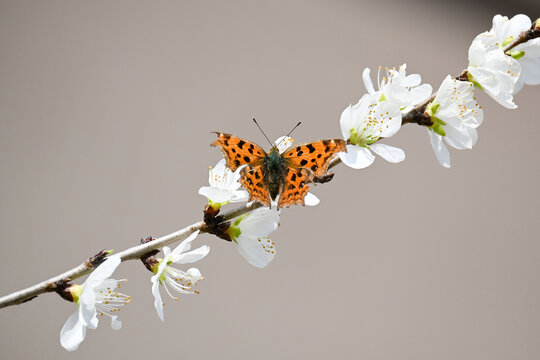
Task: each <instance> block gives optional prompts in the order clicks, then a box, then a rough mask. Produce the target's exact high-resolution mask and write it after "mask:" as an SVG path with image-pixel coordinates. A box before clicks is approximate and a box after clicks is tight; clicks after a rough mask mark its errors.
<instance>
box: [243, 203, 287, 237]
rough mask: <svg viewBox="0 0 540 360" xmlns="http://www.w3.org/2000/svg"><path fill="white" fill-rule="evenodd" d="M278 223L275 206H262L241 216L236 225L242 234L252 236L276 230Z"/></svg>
mask: <svg viewBox="0 0 540 360" xmlns="http://www.w3.org/2000/svg"><path fill="white" fill-rule="evenodd" d="M278 223H279V211H277V210H276V208H275V207H273V208H271V209H270V208H267V207H262V208H258V209H256V210H253V211H252V212H251V213H249V214H248V215H247V216H246V217H245V218H243V219H242V220H241V221H240V223H239V224H238V227H239V228H240V230H241V232H242V234H241V236H242V235H244V236H247V237H252V238H259V237H263V236H268V235H269V234H271V233H272V232H274V231H276V230H277V228H278Z"/></svg>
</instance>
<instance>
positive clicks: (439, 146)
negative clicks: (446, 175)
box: [428, 130, 450, 168]
mask: <svg viewBox="0 0 540 360" xmlns="http://www.w3.org/2000/svg"><path fill="white" fill-rule="evenodd" d="M428 133H429V138H430V140H431V146H432V147H433V151H434V152H435V155H436V156H437V160H439V164H441V165H442V166H444V167H445V168H449V167H450V153H449V152H448V149H447V148H446V146H445V145H444V144H443V142H442V136H441V135H438V134H435V133H434V132H433V131H431V130H428Z"/></svg>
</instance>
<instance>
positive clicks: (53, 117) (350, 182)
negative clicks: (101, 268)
mask: <svg viewBox="0 0 540 360" xmlns="http://www.w3.org/2000/svg"><path fill="white" fill-rule="evenodd" d="M497 13H502V14H504V15H509V16H512V15H514V14H516V13H526V14H528V15H529V16H530V17H531V18H536V17H538V16H540V6H539V4H538V2H536V1H522V2H514V3H513V4H510V3H509V2H507V3H505V4H502V5H498V4H497V3H496V2H492V1H490V2H487V1H486V2H474V3H473V2H471V1H457V2H450V1H447V2H444V3H433V2H428V1H410V2H401V1H398V0H395V1H393V0H383V1H377V2H366V1H293V2H290V1H273V2H261V1H178V2H166V1H163V2H146V1H92V2H88V1H2V2H1V3H0V49H1V50H0V126H1V128H0V199H1V208H0V211H1V216H0V229H1V231H2V241H1V244H0V249H1V253H2V260H1V261H0V274H1V275H0V279H1V283H0V285H1V295H5V294H7V293H9V292H11V291H15V290H18V289H20V288H23V287H26V286H29V285H32V284H33V283H35V282H38V281H42V280H45V279H46V278H48V277H50V276H52V275H56V274H57V273H60V272H62V271H64V270H67V269H69V268H71V267H73V266H75V265H77V264H79V263H80V262H81V261H83V260H84V259H85V258H87V257H88V256H90V255H93V254H94V253H96V252H97V251H98V250H101V249H104V248H113V249H116V250H122V249H125V248H127V247H130V246H132V245H136V244H137V243H138V241H139V239H140V238H141V237H143V236H147V235H153V236H156V237H157V236H161V235H165V234H168V233H170V232H173V231H175V230H177V229H180V228H182V227H184V226H186V225H189V224H191V223H193V222H196V221H199V220H200V219H201V215H202V212H201V211H202V208H203V206H204V204H205V201H206V200H205V198H203V197H201V196H199V195H198V194H197V190H198V188H199V187H200V186H203V185H205V184H206V182H207V176H208V172H207V171H208V166H209V165H214V164H215V163H216V162H217V160H218V159H219V158H220V156H221V155H220V152H219V151H218V150H217V149H213V148H210V146H209V143H210V142H211V141H213V140H214V135H213V134H210V132H211V131H216V130H219V131H226V132H231V133H233V134H236V135H238V136H241V137H244V138H246V139H249V140H252V141H255V142H258V143H259V144H261V145H265V140H264V138H263V136H262V135H261V134H260V133H259V130H258V129H257V128H256V127H255V126H254V125H253V124H252V122H251V120H250V119H251V117H253V116H255V117H257V119H258V120H259V122H260V123H261V124H262V126H263V128H264V129H266V131H267V133H268V135H269V137H270V138H276V137H278V136H279V135H282V134H284V133H285V132H287V131H288V130H289V129H290V128H291V127H292V126H293V125H294V124H295V123H296V122H297V121H299V120H301V121H303V125H302V126H301V127H300V128H298V129H297V130H296V131H295V134H294V137H295V138H296V139H297V141H300V142H305V141H311V140H316V139H320V138H325V137H339V136H340V134H341V133H340V130H339V115H340V114H341V111H342V110H343V109H344V107H345V106H347V105H348V104H349V103H350V102H356V101H357V100H358V99H359V98H360V97H361V95H362V94H363V93H364V92H365V89H364V86H363V84H362V81H361V74H362V70H363V69H364V67H371V68H372V69H373V71H375V69H376V67H377V66H379V65H382V66H398V65H400V64H401V63H403V62H406V63H407V66H408V68H407V69H408V71H409V72H410V73H420V74H421V75H422V77H423V80H424V81H425V82H428V83H431V84H432V85H433V87H434V88H435V89H437V88H438V87H439V85H440V82H441V81H442V79H443V78H444V77H445V76H446V75H447V74H448V73H450V74H454V75H457V74H459V72H460V71H461V70H462V69H463V68H464V66H465V65H466V63H467V50H468V47H469V45H470V42H471V41H472V39H473V38H474V37H475V36H476V35H477V34H478V33H480V32H482V31H484V30H488V29H489V28H490V27H491V19H492V17H493V15H495V14H497ZM479 98H480V102H481V104H482V105H483V106H484V109H485V122H484V124H483V125H482V126H481V127H480V129H479V133H480V137H479V141H478V144H477V145H476V146H475V148H474V149H473V150H472V151H457V150H451V155H452V165H453V166H452V168H451V169H449V170H447V169H444V168H442V167H441V166H440V165H439V164H438V163H437V161H436V158H435V155H434V154H433V152H432V149H431V146H430V144H429V140H428V136H427V134H426V131H425V130H424V129H422V128H419V127H418V126H416V125H407V126H405V127H404V128H403V129H402V130H401V131H400V132H399V133H398V134H397V135H395V136H394V137H393V138H391V139H388V140H387V141H385V143H387V144H391V145H394V146H398V147H401V148H403V149H404V150H405V152H406V154H407V158H406V160H405V161H404V162H403V163H400V164H397V165H396V164H389V163H387V162H385V161H384V160H383V159H381V158H377V160H376V161H375V163H374V164H373V165H372V166H371V167H369V168H367V169H365V170H352V169H349V168H346V167H344V166H340V167H338V168H336V169H335V170H336V176H335V178H334V180H333V181H332V182H331V183H329V184H325V185H321V186H317V187H316V188H315V189H313V192H314V193H315V194H316V195H317V196H319V198H320V199H321V203H320V205H319V206H317V207H313V208H309V207H305V208H304V207H300V206H297V207H293V208H289V209H285V210H284V211H283V213H282V217H281V227H280V229H279V230H278V231H277V232H276V233H274V234H273V239H274V240H275V242H276V244H277V249H278V254H277V256H276V258H275V260H274V262H272V263H271V264H270V266H268V267H267V268H266V269H264V270H259V269H257V268H254V267H252V266H250V265H248V264H247V263H246V262H245V261H244V260H243V258H241V256H240V255H239V254H238V252H237V250H236V249H235V246H234V245H233V244H230V243H226V242H224V241H222V240H219V239H217V238H215V237H212V236H210V235H202V236H200V237H199V238H198V240H197V241H196V242H197V244H199V245H202V244H208V245H210V246H211V252H210V255H209V256H208V257H207V258H205V259H204V260H203V261H201V262H200V263H198V264H197V266H198V267H199V268H200V269H201V271H202V272H203V274H204V275H205V277H206V279H205V280H204V281H203V282H201V284H200V286H199V290H200V292H201V294H200V295H198V296H183V297H181V300H180V301H179V302H178V303H173V302H171V301H168V304H167V305H166V306H165V318H166V322H165V323H162V322H161V321H160V320H159V319H158V317H157V315H156V313H155V310H154V308H153V298H152V296H151V293H150V276H151V273H150V272H148V271H147V270H146V269H145V268H144V267H143V266H142V264H141V263H139V262H135V261H131V262H128V263H125V264H122V266H120V268H119V269H118V270H117V272H116V274H115V277H117V278H122V277H128V278H129V283H128V284H126V286H124V287H123V290H124V291H125V292H127V293H129V294H130V295H131V296H132V297H133V299H134V301H133V303H132V304H130V305H129V306H128V307H126V308H124V309H123V310H122V313H121V320H122V321H123V325H124V328H123V329H122V330H121V331H118V332H115V331H113V330H111V329H110V327H109V324H108V321H107V319H104V321H103V322H102V323H101V326H100V328H98V330H96V331H89V333H88V335H87V339H86V341H85V342H84V343H83V344H82V345H81V347H80V348H79V350H78V351H77V352H76V353H74V354H70V353H67V352H66V351H65V350H64V349H62V348H61V347H60V344H59V333H60V329H61V328H62V325H63V324H64V322H65V320H66V319H67V317H68V316H69V315H70V314H71V313H72V312H73V311H75V306H74V305H73V304H70V303H68V302H65V301H63V300H61V299H60V298H59V297H58V296H56V295H54V294H46V295H42V296H40V297H39V298H37V299H35V300H33V301H31V302H29V303H27V304H24V305H21V306H14V307H10V308H7V309H3V310H0V324H1V336H0V348H1V356H2V358H6V359H7V358H57V359H64V358H66V359H67V358H75V357H77V358H78V359H94V358H97V357H105V358H110V357H113V356H115V357H119V356H121V357H123V358H131V359H134V358H142V357H144V358H161V357H167V358H169V357H170V358H183V359H212V358H219V359H244V358H246V359H276V358H284V359H292V358H310V359H327V358H340V359H352V358H354V359H426V360H427V359H438V360H443V359H448V360H455V359H490V360H495V359H538V358H540V341H539V339H540V283H539V281H538V274H539V272H540V241H539V236H538V233H537V227H538V225H539V218H540V216H539V207H538V200H539V199H540V190H539V188H538V182H539V181H538V180H539V174H540V172H539V171H540V164H539V161H538V149H539V145H538V141H539V137H540V122H539V121H538V113H539V112H538V99H539V98H540V87H525V88H524V89H523V91H522V92H521V93H520V94H519V95H518V96H517V97H516V99H515V100H516V102H517V104H518V105H519V108H518V109H517V110H512V111H511V110H506V109H504V108H502V107H501V106H499V105H497V104H496V103H495V102H494V101H492V100H491V99H489V98H488V97H487V96H485V95H484V94H481V95H479ZM80 281H83V279H81V280H80Z"/></svg>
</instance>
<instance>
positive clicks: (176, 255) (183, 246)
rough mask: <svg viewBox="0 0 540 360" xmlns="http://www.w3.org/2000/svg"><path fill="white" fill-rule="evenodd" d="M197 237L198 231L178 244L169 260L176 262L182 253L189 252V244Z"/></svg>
mask: <svg viewBox="0 0 540 360" xmlns="http://www.w3.org/2000/svg"><path fill="white" fill-rule="evenodd" d="M197 235H199V230H197V231H194V232H193V233H192V234H191V235H189V236H188V237H187V238H186V239H185V240H184V241H182V242H181V243H180V244H178V246H176V248H174V250H173V251H172V252H171V255H170V260H171V261H172V262H176V261H177V260H178V258H179V257H180V256H181V254H182V253H184V252H186V251H189V250H190V249H191V243H192V242H193V240H195V238H196V237H197Z"/></svg>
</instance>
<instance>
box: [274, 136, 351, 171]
mask: <svg viewBox="0 0 540 360" xmlns="http://www.w3.org/2000/svg"><path fill="white" fill-rule="evenodd" d="M346 145H347V143H346V142H345V141H344V140H342V139H327V140H320V141H315V142H312V143H308V144H302V145H298V146H291V147H290V148H288V149H287V150H285V153H283V158H285V159H286V160H287V164H288V165H289V166H290V167H293V168H306V169H309V170H311V171H312V172H313V174H315V176H317V177H319V176H322V175H324V174H326V171H327V170H328V165H329V164H330V160H332V158H333V157H334V155H336V154H337V153H338V152H341V151H344V152H346V151H347V146H346Z"/></svg>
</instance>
